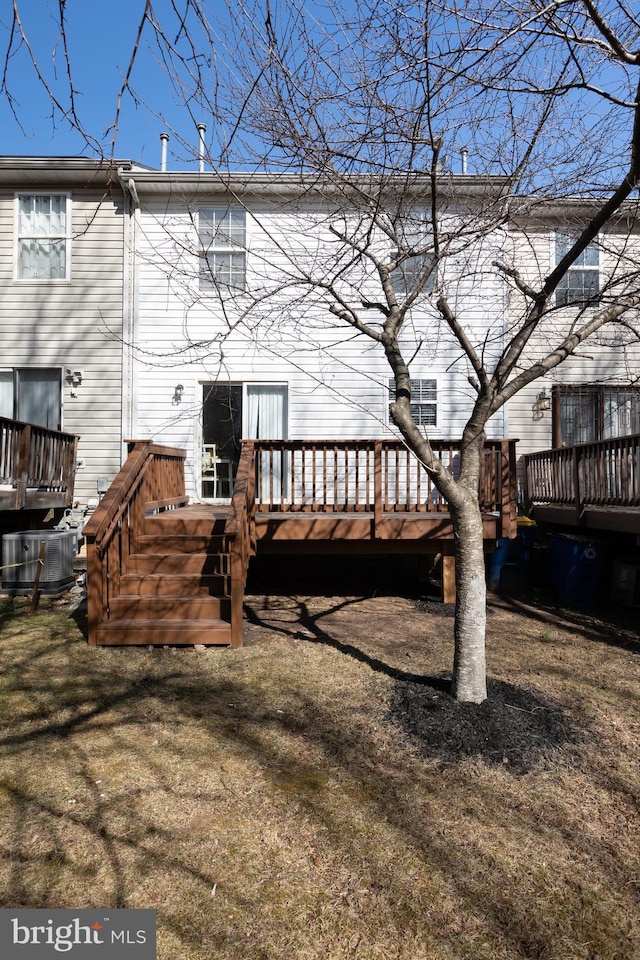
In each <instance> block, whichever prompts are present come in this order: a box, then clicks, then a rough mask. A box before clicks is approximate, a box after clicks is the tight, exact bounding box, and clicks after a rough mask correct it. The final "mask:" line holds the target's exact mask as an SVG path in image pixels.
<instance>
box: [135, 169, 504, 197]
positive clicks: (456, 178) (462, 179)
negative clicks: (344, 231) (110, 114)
mask: <svg viewBox="0 0 640 960" xmlns="http://www.w3.org/2000/svg"><path fill="white" fill-rule="evenodd" d="M118 176H119V177H120V179H121V181H122V183H123V185H125V186H127V187H128V185H129V181H130V180H133V181H134V184H135V189H136V191H137V193H138V194H139V195H145V196H153V195H158V196H167V195H175V196H178V197H180V198H182V199H184V198H188V199H190V198H193V197H198V196H212V195H216V194H217V195H226V196H229V195H231V196H237V197H245V198H247V197H254V198H258V197H264V196H279V197H289V198H295V197H303V196H318V197H320V196H323V197H327V196H332V195H334V194H338V195H342V194H344V192H345V191H349V190H352V191H353V192H354V193H358V192H360V191H363V192H364V193H366V192H368V191H370V190H371V189H372V188H376V187H381V186H382V188H383V192H389V193H393V191H394V189H395V190H402V191H403V192H405V191H406V192H410V193H415V194H416V195H417V196H420V195H423V194H424V193H426V192H427V191H429V192H430V190H431V177H430V175H429V174H415V173H408V174H406V175H403V174H401V173H399V174H396V175H391V176H388V177H385V176H380V177H376V176H375V175H373V174H372V175H369V176H367V175H360V174H354V175H351V176H349V175H346V176H337V177H329V176H326V177H323V176H321V175H314V174H305V173H277V172H274V173H268V172H267V173H264V172H260V173H254V172H248V171H247V172H243V171H233V172H227V173H221V172H216V171H204V172H193V171H186V172H182V171H161V170H151V169H149V170H132V169H126V168H123V169H122V170H119V171H118ZM509 183H510V181H509V179H508V178H507V177H502V176H484V175H483V176H471V175H469V174H443V175H442V176H441V177H439V185H440V188H441V191H442V193H443V194H447V195H450V196H452V197H454V196H455V197H459V198H462V197H469V198H485V199H486V198H487V197H490V196H495V197H497V196H500V195H503V194H504V192H505V190H507V189H508V186H509Z"/></svg>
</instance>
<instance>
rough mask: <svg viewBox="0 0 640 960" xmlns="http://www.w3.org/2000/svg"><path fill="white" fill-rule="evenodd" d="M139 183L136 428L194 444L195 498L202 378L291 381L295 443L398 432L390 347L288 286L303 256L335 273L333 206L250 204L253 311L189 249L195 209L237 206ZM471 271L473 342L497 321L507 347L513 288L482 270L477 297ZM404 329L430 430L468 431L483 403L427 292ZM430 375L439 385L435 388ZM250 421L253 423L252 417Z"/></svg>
mask: <svg viewBox="0 0 640 960" xmlns="http://www.w3.org/2000/svg"><path fill="white" fill-rule="evenodd" d="M138 190H139V194H140V201H141V209H140V231H139V234H138V242H139V247H138V290H139V295H140V300H139V312H138V326H137V330H138V335H139V340H138V346H139V351H138V352H137V353H136V359H135V380H134V390H135V393H136V396H137V398H138V402H137V419H136V420H135V421H134V424H133V427H132V430H133V435H134V436H138V437H152V438H155V439H157V440H158V442H160V443H167V444H171V445H175V446H177V447H184V448H185V449H186V450H187V462H186V476H187V492H188V493H189V495H190V496H192V497H196V498H198V497H200V496H201V495H202V494H201V483H200V478H201V446H202V443H203V442H204V443H205V444H207V443H214V442H215V441H214V440H209V439H207V438H206V436H204V439H203V435H206V434H207V430H206V429H203V427H205V428H206V426H207V423H206V419H205V422H204V424H203V419H202V400H203V395H202V391H203V384H207V383H220V382H227V383H231V384H247V383H251V384H253V385H255V387H256V389H260V388H265V389H266V388H267V387H269V385H271V386H272V387H274V388H276V387H277V386H278V385H280V386H281V385H282V384H284V383H286V384H287V385H288V391H287V394H288V403H287V430H286V433H287V435H288V437H289V438H291V439H293V440H300V439H305V440H333V439H335V440H350V439H360V438H366V439H376V438H378V437H385V436H389V435H390V430H391V431H394V428H393V426H392V425H390V424H389V418H388V407H389V396H388V378H389V375H390V368H389V364H388V362H387V360H386V357H385V355H384V351H383V350H382V349H380V348H379V346H378V345H377V344H374V343H372V342H371V341H370V340H368V339H367V338H364V337H358V336H353V333H352V331H351V330H350V329H349V328H348V327H346V326H344V327H343V326H341V325H340V324H337V323H336V320H335V317H333V316H332V315H331V314H330V313H329V311H328V309H327V303H326V300H325V298H324V297H323V296H322V295H321V293H319V292H315V293H312V295H310V296H309V297H308V298H307V297H306V288H305V289H304V290H303V296H304V299H303V296H300V297H298V294H299V292H300V291H299V290H298V289H296V288H295V287H294V288H292V286H291V285H287V281H288V280H289V278H290V277H291V275H292V273H293V272H294V271H293V269H292V263H294V262H297V263H300V264H301V265H302V266H304V264H305V261H304V256H305V251H307V252H308V256H309V269H310V271H314V270H315V271H317V272H318V273H319V274H321V275H322V270H323V269H324V267H325V264H326V267H327V269H328V270H329V271H330V270H331V269H335V252H334V246H333V244H334V242H335V238H333V237H332V236H331V235H330V234H328V233H327V231H326V223H327V218H328V216H330V211H329V207H328V203H327V205H326V206H320V205H318V206H317V207H314V206H313V205H310V207H309V208H307V207H306V201H305V200H303V201H301V203H300V206H298V205H297V204H294V203H287V202H283V203H281V204H280V203H277V202H274V201H273V198H270V199H269V200H265V201H262V200H260V199H259V198H255V197H251V198H250V199H249V200H248V201H247V207H248V209H247V211H246V218H247V221H248V223H247V241H248V242H247V244H246V246H250V257H249V258H248V260H247V288H248V289H250V290H251V291H252V293H253V294H254V295H255V297H256V302H257V304H258V305H259V307H258V310H259V315H258V316H257V315H255V314H254V313H253V312H252V311H250V310H249V307H250V305H251V303H252V302H253V301H252V300H250V299H249V298H245V297H241V298H238V300H235V299H230V300H225V302H224V303H221V302H220V300H219V299H218V298H217V297H210V296H206V295H203V294H202V293H201V292H200V291H199V290H198V289H197V287H198V273H197V270H196V269H195V268H196V262H195V257H191V256H187V255H185V251H189V250H190V249H191V241H192V239H193V223H194V218H197V217H198V215H199V210H202V209H207V208H208V209H219V210H222V211H226V210H228V209H229V207H228V205H226V206H225V203H224V202H220V201H218V202H216V201H215V200H212V201H211V203H210V204H206V202H205V203H202V204H201V203H200V202H199V203H198V209H197V210H195V211H194V210H193V209H190V208H189V206H188V204H187V203H185V202H183V201H181V199H180V198H179V197H178V196H176V195H174V196H173V197H172V198H171V200H170V201H167V200H166V199H165V198H161V197H157V196H154V195H153V194H151V193H148V194H146V195H145V193H144V190H143V189H140V186H139V187H138ZM249 224H250V235H249ZM323 231H325V232H324V233H323ZM381 239H383V238H381ZM238 242H239V241H238ZM384 242H385V243H387V241H386V240H385V241H384ZM387 250H388V246H387ZM483 254H484V252H483ZM495 255H496V254H495V251H494V249H493V248H491V249H490V248H489V245H487V251H486V259H487V260H493V259H495ZM74 256H75V254H74ZM468 259H469V260H471V256H470V255H468ZM332 264H333V266H332ZM464 266H465V271H464V275H463V277H462V279H458V280H457V281H456V283H455V286H454V287H453V288H452V290H451V292H450V295H451V302H452V309H454V310H460V311H462V310H464V319H465V322H466V323H467V325H468V327H469V329H470V331H471V333H470V336H471V337H472V339H473V341H474V342H476V343H478V344H481V345H484V344H486V342H487V326H488V324H494V325H495V326H496V330H497V332H496V335H495V336H494V337H492V338H489V342H490V344H491V346H490V347H486V346H485V347H484V349H485V350H486V351H487V352H488V351H489V350H490V349H494V350H495V351H496V352H499V350H500V349H501V346H500V344H501V341H500V335H501V331H502V322H503V317H504V309H503V304H504V284H503V283H502V282H501V281H500V280H499V279H497V280H495V281H494V280H492V279H491V277H489V278H488V279H486V276H485V273H483V289H482V291H480V289H479V282H478V281H477V274H478V272H479V271H477V270H476V271H475V274H474V272H473V271H474V269H475V265H474V264H473V263H472V264H471V266H470V267H468V268H467V265H466V263H465V265H464ZM74 270H75V266H74ZM439 280H440V278H439ZM280 282H282V283H283V284H284V285H283V288H282V292H281V293H276V294H275V295H274V296H270V297H268V298H267V296H266V295H265V296H264V297H263V295H262V291H263V290H267V291H268V290H271V289H272V288H273V287H275V286H277V285H278V284H279V283H280ZM366 282H367V280H366V278H365V283H366ZM367 292H368V291H367ZM356 294H357V296H358V297H359V299H358V300H357V301H356V302H357V303H359V302H360V299H361V298H362V297H363V296H364V292H363V288H362V287H361V286H357V290H356V291H354V294H353V295H354V296H355V295H356ZM262 305H264V306H262ZM245 310H247V313H246V314H244V313H243V311H245ZM416 331H418V333H417V336H418V337H419V345H418V346H417V345H416V339H415V337H416ZM406 336H407V342H406V343H405V342H404V340H403V343H402V348H403V350H404V351H405V355H406V356H408V357H413V364H414V368H415V370H416V378H417V379H420V378H421V377H423V378H424V380H425V383H424V384H423V385H422V386H423V387H424V391H423V392H422V393H421V394H420V395H419V396H417V397H416V403H418V404H420V408H421V409H420V416H421V418H422V420H423V424H424V425H425V426H426V423H427V422H431V423H432V422H433V419H434V417H435V419H436V421H437V426H436V427H429V429H430V430H431V431H433V432H434V433H435V435H437V436H438V437H447V438H448V437H452V438H455V437H460V435H461V431H462V429H463V427H464V424H465V422H466V419H467V417H468V416H469V414H470V412H471V410H472V408H473V403H474V400H475V397H474V393H473V389H472V388H471V387H470V385H469V381H468V370H467V367H466V365H465V363H464V362H460V359H459V358H460V351H459V348H458V347H457V345H456V344H454V343H453V342H452V339H451V338H450V337H449V336H448V334H447V331H443V329H442V327H441V325H440V324H439V322H438V319H437V314H436V311H435V309H434V308H433V307H432V306H431V305H430V304H429V303H428V302H427V301H426V300H425V301H422V302H421V303H420V304H419V305H416V306H415V307H414V308H413V310H412V318H411V323H407V325H406ZM429 380H432V381H436V384H435V387H436V395H435V396H434V393H433V388H434V384H433V383H429ZM177 383H181V384H183V385H184V394H183V396H182V400H181V402H180V404H175V403H174V402H173V397H174V390H175V384H177ZM417 389H420V388H417ZM244 426H245V429H246V428H248V426H249V424H248V423H247V422H246V421H245V424H244ZM394 432H395V431H394ZM487 432H488V434H489V436H491V437H494V436H502V435H503V416H502V412H500V413H499V414H498V415H497V416H496V417H495V418H493V419H492V421H491V423H490V424H489V428H488V431H487ZM246 436H247V434H245V437H246ZM218 455H219V456H221V457H223V458H224V457H226V456H227V454H226V453H225V451H224V450H223V451H220V450H218Z"/></svg>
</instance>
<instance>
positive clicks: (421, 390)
mask: <svg viewBox="0 0 640 960" xmlns="http://www.w3.org/2000/svg"><path fill="white" fill-rule="evenodd" d="M395 398H396V382H395V380H394V379H393V378H390V379H389V402H390V403H392V402H393V401H394V400H395ZM411 416H412V417H413V419H414V422H415V423H416V425H417V426H418V427H437V426H438V381H437V380H414V379H412V380H411Z"/></svg>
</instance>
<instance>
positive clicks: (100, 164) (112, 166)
mask: <svg viewBox="0 0 640 960" xmlns="http://www.w3.org/2000/svg"><path fill="white" fill-rule="evenodd" d="M145 169H148V168H143V167H141V166H140V167H138V166H137V165H136V164H134V163H133V162H132V161H131V160H115V159H114V160H108V159H105V158H103V159H89V158H86V157H1V156H0V185H3V186H4V185H12V186H18V187H22V186H25V185H27V184H29V185H33V186H35V185H37V184H42V185H46V184H55V185H58V184H60V185H82V186H90V185H91V184H92V183H97V184H100V185H101V186H103V185H105V184H108V183H112V182H117V181H118V171H120V170H123V171H125V170H129V171H133V170H136V172H137V171H138V170H140V171H142V170H145Z"/></svg>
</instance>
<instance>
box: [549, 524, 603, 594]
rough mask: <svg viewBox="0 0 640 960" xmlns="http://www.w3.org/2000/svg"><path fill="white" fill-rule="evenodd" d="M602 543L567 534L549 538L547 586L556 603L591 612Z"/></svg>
mask: <svg viewBox="0 0 640 960" xmlns="http://www.w3.org/2000/svg"><path fill="white" fill-rule="evenodd" d="M604 559H605V547H604V544H602V543H600V542H599V541H597V540H587V539H585V538H584V537H577V536H573V535H572V534H569V533H554V534H552V536H551V586H552V589H553V594H554V597H555V600H556V601H557V603H559V604H561V605H562V606H564V607H571V608H572V609H574V610H591V609H593V607H595V606H596V605H597V603H598V599H599V596H600V587H601V583H602V568H603V563H604Z"/></svg>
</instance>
